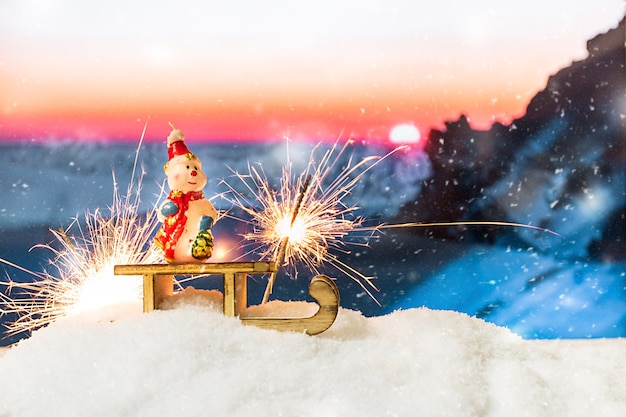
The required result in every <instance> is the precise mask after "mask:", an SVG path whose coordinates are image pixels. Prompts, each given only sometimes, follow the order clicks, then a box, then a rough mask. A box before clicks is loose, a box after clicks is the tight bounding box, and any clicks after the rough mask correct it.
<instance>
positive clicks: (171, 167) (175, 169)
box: [165, 158, 207, 193]
mask: <svg viewBox="0 0 626 417" xmlns="http://www.w3.org/2000/svg"><path fill="white" fill-rule="evenodd" d="M165 173H166V174H167V184H168V185H169V187H170V189H171V190H179V191H182V192H184V193H188V192H190V191H201V190H202V189H203V188H204V186H205V185H206V181H207V179H206V175H205V174H204V172H202V163H201V162H200V160H199V159H197V158H192V159H187V158H178V159H176V160H172V161H170V163H169V164H168V166H167V170H166V171H165Z"/></svg>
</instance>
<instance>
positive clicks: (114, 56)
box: [0, 0, 624, 140]
mask: <svg viewBox="0 0 626 417" xmlns="http://www.w3.org/2000/svg"><path fill="white" fill-rule="evenodd" d="M623 15H624V2H623V1H621V0H619V1H618V0H583V1H575V2H572V1H565V0H551V1H543V0H527V1H524V2H513V1H502V0H482V1H481V0H476V1H450V0H444V1H422V0H386V1H372V0H359V1H338V0H335V1H331V0H318V1H303V2H299V1H264V2H252V1H236V0H235V1H220V2H217V1H210V0H177V1H125V0H124V1H122V0H113V1H108V2H85V1H80V0H37V1H35V0H30V1H29V0H26V1H20V2H17V1H15V2H14V1H11V2H9V1H5V2H2V3H1V4H0V39H1V40H2V41H1V42H0V139H3V140H30V139H36V140H51V139H71V140H94V139H108V140H137V139H138V137H139V136H140V135H141V132H142V130H143V127H144V124H145V123H146V120H147V119H148V118H149V123H148V126H147V132H146V134H147V138H148V139H156V138H159V139H163V138H164V137H165V136H167V133H168V132H169V126H167V122H168V121H172V122H174V124H176V125H177V127H180V128H182V129H183V130H184V131H185V133H186V135H187V137H188V138H190V137H194V140H270V139H278V138H283V137H285V136H287V137H290V138H293V139H299V138H305V139H313V140H322V139H333V138H336V137H337V136H339V135H342V136H344V137H345V136H352V137H356V138H365V139H370V140H388V137H389V132H390V131H391V129H392V128H393V127H394V126H397V125H400V124H409V125H414V126H415V127H416V128H417V129H418V131H419V132H421V135H422V136H425V135H426V134H427V133H428V130H429V129H431V128H433V127H435V128H436V127H441V126H442V124H443V121H445V120H451V119H456V118H458V116H459V115H460V114H462V113H464V114H466V115H468V117H469V118H470V122H471V123H472V125H473V126H474V127H476V128H487V127H489V126H490V125H491V124H492V123H493V122H494V121H500V122H503V123H508V122H510V121H511V120H512V119H513V118H515V117H520V116H521V115H523V113H524V110H525V107H526V105H527V104H528V101H529V99H530V98H531V97H532V96H534V95H535V94H536V93H537V92H538V91H539V90H541V89H542V88H543V87H544V86H545V83H546V81H547V77H548V76H549V75H551V74H553V73H555V72H556V71H557V70H558V69H560V68H562V67H564V66H567V65H569V64H570V63H571V62H572V61H573V60H579V59H583V58H584V57H585V56H586V50H585V43H586V40H587V39H589V38H591V37H593V36H595V35H596V34H598V33H601V32H604V31H606V30H607V29H609V28H611V27H614V26H616V25H617V23H618V22H619V20H620V19H621V17H622V16H623ZM407 140H415V137H413V138H407Z"/></svg>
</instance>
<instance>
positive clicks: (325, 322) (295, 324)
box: [241, 275, 339, 335]
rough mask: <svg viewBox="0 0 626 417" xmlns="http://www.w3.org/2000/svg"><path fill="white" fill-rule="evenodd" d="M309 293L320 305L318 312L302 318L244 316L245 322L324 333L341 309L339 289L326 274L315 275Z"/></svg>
mask: <svg viewBox="0 0 626 417" xmlns="http://www.w3.org/2000/svg"><path fill="white" fill-rule="evenodd" d="M309 294H310V295H311V297H313V298H314V299H315V300H316V301H317V304H318V305H319V310H318V311H317V313H315V314H314V315H312V316H311V317H301V318H262V317H242V318H241V321H242V323H243V324H246V325H252V326H256V327H260V328H262V329H270V330H278V331H293V332H300V333H302V332H306V333H307V334H309V335H315V334H319V333H322V332H323V331H325V330H327V329H328V328H329V327H330V326H332V325H333V323H334V322H335V319H336V318H337V312H338V310H339V290H338V288H337V285H336V284H335V282H334V281H333V280H332V279H330V278H329V277H327V276H326V275H317V276H315V277H313V279H312V280H311V283H310V284H309Z"/></svg>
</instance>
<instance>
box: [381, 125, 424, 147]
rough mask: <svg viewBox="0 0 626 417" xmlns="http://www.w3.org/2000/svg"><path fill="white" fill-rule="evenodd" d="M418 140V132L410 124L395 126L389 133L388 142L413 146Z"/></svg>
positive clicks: (419, 137) (419, 136) (419, 138)
mask: <svg viewBox="0 0 626 417" xmlns="http://www.w3.org/2000/svg"><path fill="white" fill-rule="evenodd" d="M420 140H421V135H420V131H419V130H418V128H417V127H415V125H414V124H412V123H402V124H399V125H395V126H394V127H393V128H392V129H391V132H389V141H390V142H391V143H394V144H397V145H415V144H417V143H418V142H419V141H420Z"/></svg>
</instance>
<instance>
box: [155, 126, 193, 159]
mask: <svg viewBox="0 0 626 417" xmlns="http://www.w3.org/2000/svg"><path fill="white" fill-rule="evenodd" d="M170 126H171V127H172V131H171V132H170V134H169V136H168V137H167V157H168V161H167V163H166V164H165V166H164V167H163V169H164V170H167V166H168V164H169V163H170V162H172V160H174V159H177V158H179V157H180V158H185V159H187V160H191V159H197V158H196V156H195V155H194V154H193V153H191V151H189V149H188V148H187V145H185V135H184V134H183V131H182V130H180V129H177V128H175V127H174V125H173V124H172V123H171V122H170Z"/></svg>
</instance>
